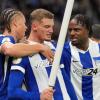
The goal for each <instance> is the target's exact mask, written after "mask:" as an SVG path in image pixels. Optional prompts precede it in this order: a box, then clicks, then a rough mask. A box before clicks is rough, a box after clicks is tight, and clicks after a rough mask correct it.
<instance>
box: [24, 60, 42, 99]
mask: <svg viewBox="0 0 100 100" xmlns="http://www.w3.org/2000/svg"><path fill="white" fill-rule="evenodd" d="M25 60H26V61H25V62H30V61H29V59H25ZM25 83H26V88H27V90H28V91H32V92H34V93H33V94H34V97H35V98H36V100H39V99H40V94H39V89H38V84H37V82H36V78H35V76H34V73H33V70H32V67H31V65H30V63H29V64H28V66H27V67H26V69H25Z"/></svg>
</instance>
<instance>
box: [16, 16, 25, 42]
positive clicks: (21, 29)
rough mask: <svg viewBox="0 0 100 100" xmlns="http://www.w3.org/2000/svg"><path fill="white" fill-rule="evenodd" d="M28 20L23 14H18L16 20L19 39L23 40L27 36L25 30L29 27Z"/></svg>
mask: <svg viewBox="0 0 100 100" xmlns="http://www.w3.org/2000/svg"><path fill="white" fill-rule="evenodd" d="M25 23H26V20H25V17H24V16H23V15H21V16H18V19H17V22H16V26H17V27H16V31H17V39H18V40H21V39H22V38H23V37H24V36H25V31H26V29H27V27H26V25H25Z"/></svg>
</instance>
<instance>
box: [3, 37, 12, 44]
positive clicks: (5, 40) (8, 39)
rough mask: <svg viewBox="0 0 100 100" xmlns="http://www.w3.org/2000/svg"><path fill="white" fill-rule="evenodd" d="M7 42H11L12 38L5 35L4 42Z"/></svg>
mask: <svg viewBox="0 0 100 100" xmlns="http://www.w3.org/2000/svg"><path fill="white" fill-rule="evenodd" d="M5 42H10V38H8V37H5V38H4V39H3V40H2V44H3V43H5Z"/></svg>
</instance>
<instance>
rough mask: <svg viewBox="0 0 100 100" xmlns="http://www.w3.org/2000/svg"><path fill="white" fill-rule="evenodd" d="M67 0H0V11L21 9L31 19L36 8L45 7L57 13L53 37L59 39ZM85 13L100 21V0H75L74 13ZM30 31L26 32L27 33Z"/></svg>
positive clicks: (97, 21)
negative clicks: (30, 16) (31, 14)
mask: <svg viewBox="0 0 100 100" xmlns="http://www.w3.org/2000/svg"><path fill="white" fill-rule="evenodd" d="M66 2H67V0H0V12H1V11H2V10H3V9H5V8H9V7H10V8H11V7H12V8H17V9H19V10H21V11H22V12H23V13H24V14H25V16H26V19H27V24H28V20H29V14H30V12H31V11H32V10H34V9H36V8H44V9H47V10H49V11H52V12H53V13H54V14H55V28H54V34H53V37H52V38H53V39H54V40H57V39H58V35H59V30H60V27H61V22H62V19H63V14H64V10H65V5H66ZM77 13H83V14H86V15H88V16H89V17H90V18H91V21H92V23H93V24H99V23H100V0H75V2H74V6H73V12H72V15H74V14H77ZM27 33H28V32H26V34H27Z"/></svg>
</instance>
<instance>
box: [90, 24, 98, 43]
mask: <svg viewBox="0 0 100 100" xmlns="http://www.w3.org/2000/svg"><path fill="white" fill-rule="evenodd" d="M92 31H93V34H92V37H91V39H92V40H94V41H96V42H99V43H100V24H94V25H93V26H92Z"/></svg>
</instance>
